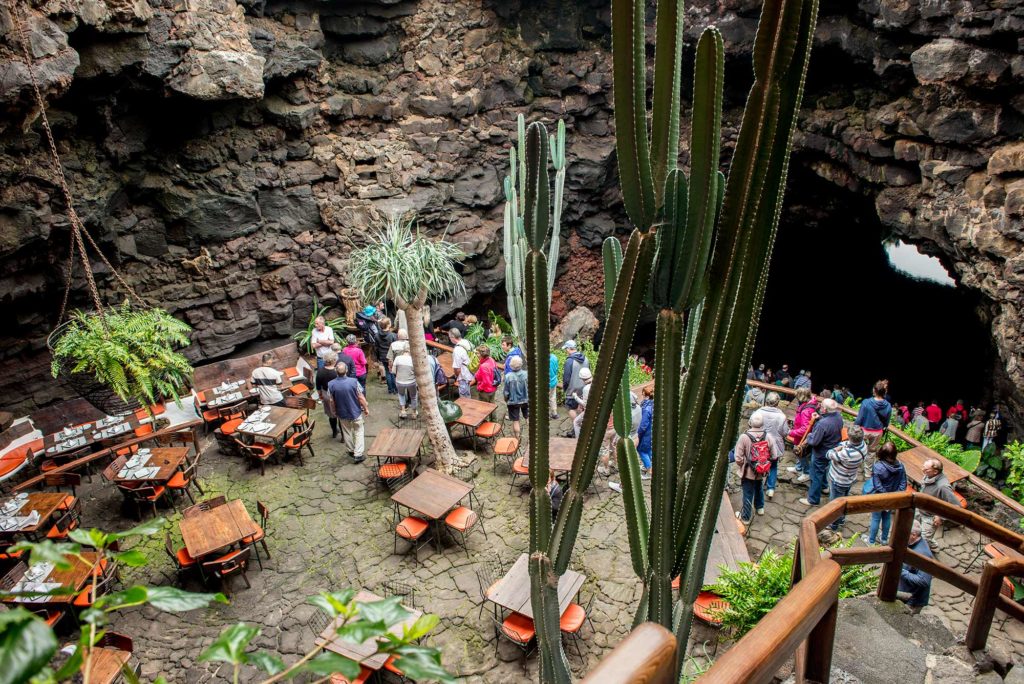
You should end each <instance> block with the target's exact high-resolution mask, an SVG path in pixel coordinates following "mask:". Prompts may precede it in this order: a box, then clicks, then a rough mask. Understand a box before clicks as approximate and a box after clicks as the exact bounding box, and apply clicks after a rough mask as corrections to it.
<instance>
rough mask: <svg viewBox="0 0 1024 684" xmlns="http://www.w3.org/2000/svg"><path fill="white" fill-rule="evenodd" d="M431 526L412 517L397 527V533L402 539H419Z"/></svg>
mask: <svg viewBox="0 0 1024 684" xmlns="http://www.w3.org/2000/svg"><path fill="white" fill-rule="evenodd" d="M428 527H430V525H429V524H428V523H427V521H426V520H423V519H422V518H417V517H416V516H414V515H410V516H408V517H406V518H403V519H402V521H401V522H400V523H398V525H396V526H395V532H396V533H397V534H398V536H399V537H401V538H402V539H410V540H411V539H419V538H420V537H422V536H423V533H424V532H426V531H427V528H428Z"/></svg>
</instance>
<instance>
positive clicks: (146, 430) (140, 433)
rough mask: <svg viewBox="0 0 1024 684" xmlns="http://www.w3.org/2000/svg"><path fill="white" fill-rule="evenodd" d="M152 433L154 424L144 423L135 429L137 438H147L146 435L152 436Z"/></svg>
mask: <svg viewBox="0 0 1024 684" xmlns="http://www.w3.org/2000/svg"><path fill="white" fill-rule="evenodd" d="M152 432H153V424H152V423H143V424H142V425H140V426H139V427H137V428H135V436H136V437H145V436H146V435H148V434H150V433H152Z"/></svg>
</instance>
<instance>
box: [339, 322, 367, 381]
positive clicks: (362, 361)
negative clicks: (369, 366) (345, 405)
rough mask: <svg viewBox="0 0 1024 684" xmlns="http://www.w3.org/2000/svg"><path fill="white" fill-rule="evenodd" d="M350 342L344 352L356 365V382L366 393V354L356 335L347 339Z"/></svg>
mask: <svg viewBox="0 0 1024 684" xmlns="http://www.w3.org/2000/svg"><path fill="white" fill-rule="evenodd" d="M345 341H346V342H348V346H347V347H345V348H344V349H343V350H342V351H344V352H345V353H346V354H348V355H349V356H350V357H351V358H352V362H353V363H355V365H356V380H358V381H359V384H360V385H362V386H363V393H364V394H365V393H366V354H364V353H363V349H362V347H360V346H359V342H358V340H357V339H356V336H355V335H349V336H348V337H346V338H345Z"/></svg>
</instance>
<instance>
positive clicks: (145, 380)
mask: <svg viewBox="0 0 1024 684" xmlns="http://www.w3.org/2000/svg"><path fill="white" fill-rule="evenodd" d="M191 330H192V328H191V327H190V326H189V325H188V324H186V323H184V322H182V321H179V320H178V319H177V318H175V317H174V316H171V315H170V314H169V313H167V312H166V311H164V310H163V309H142V310H138V309H133V308H132V307H131V306H130V305H129V304H128V302H125V303H124V304H123V305H122V306H121V307H119V308H113V309H110V310H108V311H106V312H104V313H103V314H97V313H85V312H82V311H75V312H74V313H73V314H72V315H71V319H70V320H69V321H68V323H67V325H66V327H65V328H64V330H63V332H61V333H60V335H59V336H58V337H57V339H56V340H55V341H54V343H53V362H52V364H51V366H50V372H51V373H52V374H53V377H55V378H56V377H58V376H59V375H60V373H61V368H62V366H64V367H65V368H68V369H69V371H70V372H71V373H88V374H90V375H92V376H94V377H95V378H96V381H97V382H99V383H100V384H102V385H104V386H106V387H108V388H109V389H110V390H111V391H113V392H114V393H115V394H116V395H117V396H119V397H120V398H121V399H122V400H124V401H126V402H130V401H133V400H134V401H138V402H139V403H140V404H142V405H144V406H149V405H150V404H153V403H155V402H156V401H157V400H158V399H160V398H164V397H166V398H173V399H174V401H175V402H177V401H178V400H179V393H180V392H181V390H183V389H184V388H186V387H188V385H189V384H190V383H191V379H192V365H191V364H190V363H189V361H188V359H186V358H185V357H184V356H182V355H181V354H179V353H178V352H177V351H175V349H177V348H181V347H186V346H188V345H189V344H190V342H191V340H190V339H189V335H188V334H189V332H191ZM65 364H66V365H65Z"/></svg>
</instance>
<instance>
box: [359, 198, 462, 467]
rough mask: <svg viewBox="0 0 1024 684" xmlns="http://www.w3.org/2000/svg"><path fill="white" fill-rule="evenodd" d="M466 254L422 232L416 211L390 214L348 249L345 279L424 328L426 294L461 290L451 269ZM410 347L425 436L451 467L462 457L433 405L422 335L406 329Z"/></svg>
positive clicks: (454, 293)
mask: <svg viewBox="0 0 1024 684" xmlns="http://www.w3.org/2000/svg"><path fill="white" fill-rule="evenodd" d="M465 256H466V254H465V252H463V251H462V248H461V247H459V246H458V245H456V244H453V243H451V242H447V241H446V240H444V239H434V238H431V237H428V236H427V235H424V234H423V233H421V232H420V230H419V229H418V228H417V227H416V219H415V216H414V215H407V216H403V215H400V214H391V215H390V216H388V217H386V218H385V219H384V220H383V221H382V224H381V226H380V229H379V230H378V231H377V232H376V234H374V235H372V236H371V238H370V241H369V244H368V245H367V246H366V247H362V248H360V249H357V250H355V251H354V252H352V255H351V261H350V263H351V264H352V268H351V271H350V273H349V280H350V282H351V283H352V285H353V287H355V288H356V289H357V290H358V291H359V293H360V295H361V296H362V298H363V300H365V301H371V302H377V301H382V300H384V299H390V300H392V301H393V302H394V303H395V305H396V306H397V307H398V308H399V309H400V310H401V311H402V312H404V313H405V317H406V324H407V325H408V329H409V330H422V329H423V310H424V307H425V306H426V303H427V299H428V298H430V297H451V298H458V297H460V296H462V295H463V294H464V293H465V291H466V286H465V283H464V282H463V280H462V276H461V275H459V272H458V271H457V270H455V264H456V263H457V262H458V261H460V260H461V259H463V258H464V257H465ZM409 351H410V355H411V356H412V365H413V372H414V374H415V376H416V389H417V391H418V392H419V397H420V406H421V408H422V409H423V411H424V417H425V418H426V431H427V437H428V439H429V440H430V445H431V447H432V448H433V451H434V455H435V457H436V458H437V461H438V465H439V466H440V468H441V469H443V470H445V471H448V472H452V471H453V469H454V468H455V467H456V466H457V465H458V464H459V462H460V461H459V458H458V456H457V455H456V453H455V449H454V447H453V446H452V441H451V437H450V436H449V434H448V430H447V428H446V427H445V424H444V420H443V419H442V418H441V414H440V413H439V412H438V409H437V389H436V387H435V386H434V378H433V374H432V373H431V372H430V366H429V364H428V361H427V345H426V342H425V341H424V339H423V336H422V335H409Z"/></svg>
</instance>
